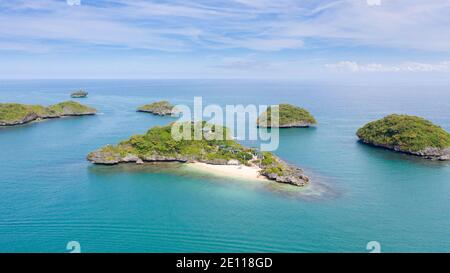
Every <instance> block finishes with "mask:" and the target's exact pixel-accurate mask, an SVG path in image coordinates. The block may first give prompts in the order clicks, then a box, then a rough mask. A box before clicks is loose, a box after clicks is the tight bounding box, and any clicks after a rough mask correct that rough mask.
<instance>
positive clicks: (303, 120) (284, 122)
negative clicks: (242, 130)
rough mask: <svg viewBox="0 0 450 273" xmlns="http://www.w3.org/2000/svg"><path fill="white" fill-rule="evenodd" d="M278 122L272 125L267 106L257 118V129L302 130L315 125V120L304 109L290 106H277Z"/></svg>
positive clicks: (270, 109) (269, 110) (270, 110)
mask: <svg viewBox="0 0 450 273" xmlns="http://www.w3.org/2000/svg"><path fill="white" fill-rule="evenodd" d="M278 109H279V110H278V111H279V122H278V124H276V123H274V124H272V115H271V113H272V108H271V107H270V106H269V107H268V108H267V110H266V111H264V112H263V113H262V114H261V115H260V116H259V118H258V121H257V125H258V127H263V128H303V127H310V126H313V125H315V124H317V121H316V119H315V118H314V117H313V115H311V113H309V112H308V111H307V110H306V109H303V108H300V107H298V106H295V105H291V104H279V105H278Z"/></svg>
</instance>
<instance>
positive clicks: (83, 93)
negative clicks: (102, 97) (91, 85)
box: [70, 90, 89, 99]
mask: <svg viewBox="0 0 450 273" xmlns="http://www.w3.org/2000/svg"><path fill="white" fill-rule="evenodd" d="M88 94H89V93H88V92H86V91H84V90H78V91H75V92H73V93H72V94H70V97H72V98H75V99H77V98H86V97H87V96H88Z"/></svg>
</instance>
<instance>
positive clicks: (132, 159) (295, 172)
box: [87, 150, 310, 187]
mask: <svg viewBox="0 0 450 273" xmlns="http://www.w3.org/2000/svg"><path fill="white" fill-rule="evenodd" d="M87 159H88V160H89V161H90V162H92V163H94V164H98V165H117V164H123V163H135V164H144V163H158V162H161V163H163V162H179V163H205V164H209V165H223V166H225V165H229V166H238V165H239V162H237V161H236V160H228V161H227V160H208V159H202V158H195V157H186V156H182V155H176V156H163V155H158V154H154V155H150V156H143V157H140V156H137V155H134V154H126V155H125V156H120V155H119V154H113V153H105V152H102V151H100V150H98V151H94V152H92V153H90V154H89V155H88V157H87ZM276 160H277V161H278V163H279V164H282V166H283V167H284V168H285V171H284V173H283V174H278V173H276V172H271V171H270V170H265V169H261V168H259V170H260V175H261V176H264V177H266V178H267V179H269V180H273V181H275V182H278V183H285V184H291V185H294V186H299V187H302V186H306V185H307V184H308V183H309V181H310V179H309V177H308V176H306V175H305V174H304V171H303V170H302V169H300V168H297V167H294V166H291V165H289V164H287V163H285V162H284V161H282V160H281V159H279V158H278V157H276ZM248 166H250V167H258V166H257V165H256V164H253V163H252V164H249V165H248Z"/></svg>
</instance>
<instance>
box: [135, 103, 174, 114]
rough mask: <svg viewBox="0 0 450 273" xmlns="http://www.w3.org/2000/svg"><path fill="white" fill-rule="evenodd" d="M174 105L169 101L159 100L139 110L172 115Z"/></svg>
mask: <svg viewBox="0 0 450 273" xmlns="http://www.w3.org/2000/svg"><path fill="white" fill-rule="evenodd" d="M173 108H174V106H173V105H172V104H171V103H170V102H168V101H165V100H163V101H157V102H154V103H151V104H146V105H144V106H141V107H139V108H138V110H137V111H138V112H146V113H151V114H154V115H158V116H170V115H171V114H172V110H173Z"/></svg>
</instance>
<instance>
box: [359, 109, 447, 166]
mask: <svg viewBox="0 0 450 273" xmlns="http://www.w3.org/2000/svg"><path fill="white" fill-rule="evenodd" d="M356 135H357V136H358V138H359V139H360V141H361V142H363V143H365V144H369V145H373V146H376V147H382V148H386V149H390V150H394V151H397V152H402V153H407V154H411V155H416V156H420V157H423V158H427V159H434V160H450V134H449V133H448V132H446V131H445V130H444V129H442V128H441V127H439V126H437V125H435V124H433V123H431V122H430V121H428V120H425V119H423V118H420V117H416V116H409V115H396V114H393V115H389V116H386V117H384V118H382V119H380V120H376V121H373V122H370V123H368V124H366V125H365V126H364V127H362V128H360V129H359V130H358V131H357V132H356Z"/></svg>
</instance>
